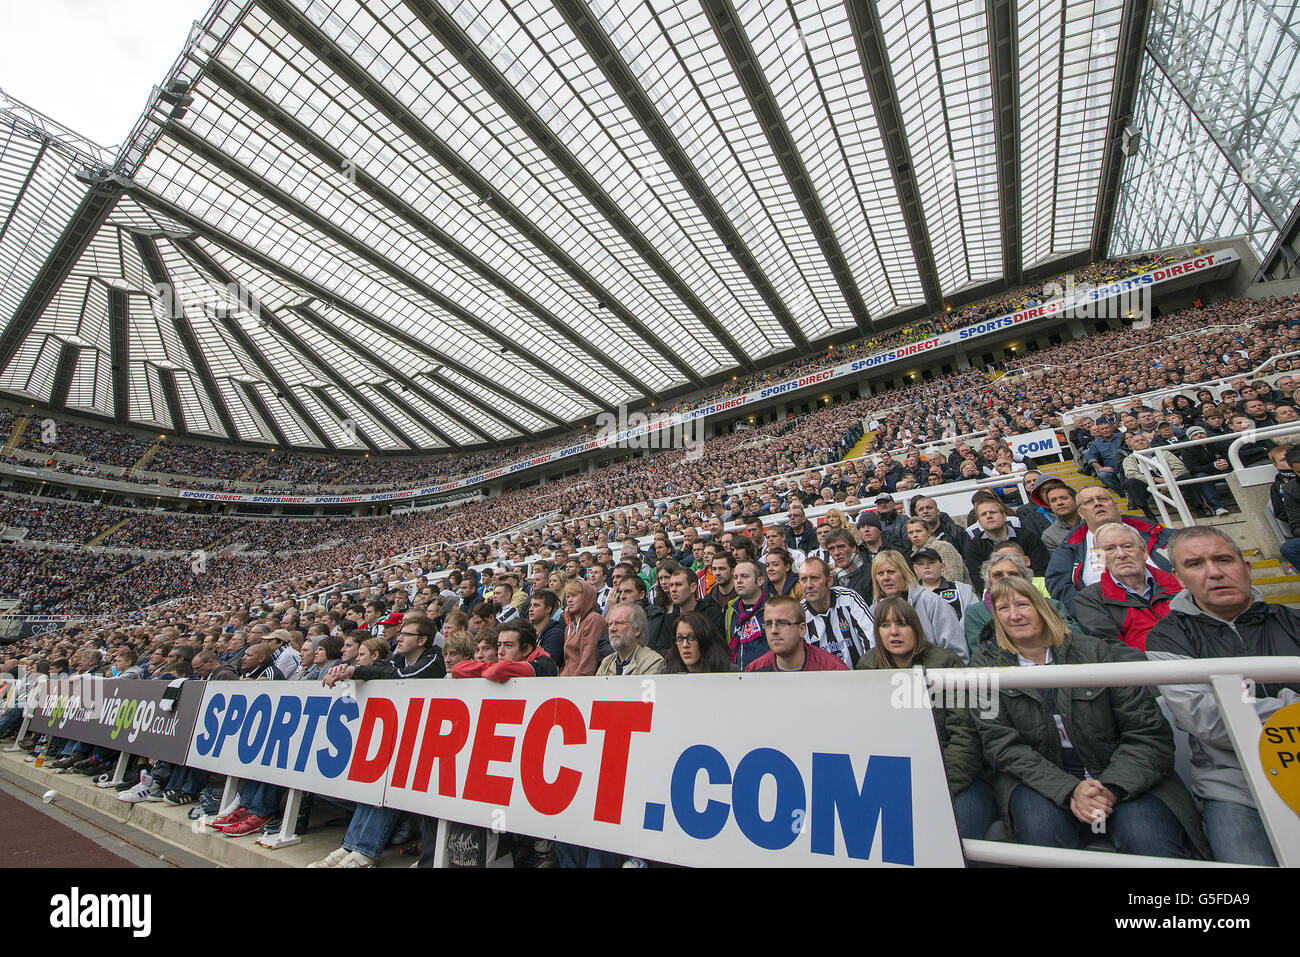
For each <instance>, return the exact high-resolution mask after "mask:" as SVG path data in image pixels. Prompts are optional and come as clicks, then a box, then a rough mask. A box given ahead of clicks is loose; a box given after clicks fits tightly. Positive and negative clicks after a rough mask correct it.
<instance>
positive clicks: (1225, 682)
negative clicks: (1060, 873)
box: [926, 657, 1300, 867]
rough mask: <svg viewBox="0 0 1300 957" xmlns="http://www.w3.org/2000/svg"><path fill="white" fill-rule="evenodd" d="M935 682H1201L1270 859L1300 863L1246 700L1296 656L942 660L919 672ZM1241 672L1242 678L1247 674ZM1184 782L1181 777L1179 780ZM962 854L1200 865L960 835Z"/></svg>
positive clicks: (1299, 669) (1293, 822)
mask: <svg viewBox="0 0 1300 957" xmlns="http://www.w3.org/2000/svg"><path fill="white" fill-rule="evenodd" d="M926 679H927V681H928V682H929V683H930V684H931V685H932V686H935V687H944V688H949V687H952V688H957V687H963V686H965V687H967V688H970V689H979V688H987V687H990V686H991V687H996V688H997V689H999V691H1000V690H1002V689H1007V688H1108V687H1119V686H1155V685H1179V684H1208V685H1210V686H1211V687H1212V688H1213V690H1214V696H1215V698H1216V699H1217V701H1218V704H1219V713H1220V714H1221V715H1222V718H1223V722H1224V725H1225V727H1226V728H1227V731H1228V737H1229V738H1230V740H1231V742H1232V748H1233V751H1234V752H1235V753H1236V755H1237V761H1238V763H1239V764H1240V765H1241V769H1242V772H1243V773H1244V774H1245V776H1246V782H1247V784H1248V785H1249V786H1250V792H1251V796H1252V797H1253V798H1254V800H1255V807H1256V809H1257V810H1258V811H1259V816H1260V820H1262V821H1263V823H1264V829H1265V831H1267V833H1268V837H1269V842H1270V843H1271V844H1272V845H1273V852H1274V854H1275V855H1276V857H1277V861H1278V864H1279V865H1281V866H1282V867H1300V816H1298V815H1297V814H1296V813H1295V811H1293V810H1291V808H1290V807H1289V806H1288V805H1287V804H1286V802H1284V801H1283V800H1282V798H1281V797H1280V796H1279V795H1278V793H1277V791H1275V790H1274V789H1273V787H1272V785H1271V784H1270V783H1269V780H1268V777H1267V775H1265V773H1264V768H1263V763H1262V762H1261V760H1260V753H1259V750H1260V736H1261V734H1262V730H1263V725H1262V723H1261V722H1260V720H1259V715H1258V714H1257V713H1256V712H1255V708H1254V693H1253V689H1254V685H1253V684H1252V682H1254V681H1273V682H1288V683H1289V682H1295V681H1300V657H1270V658H1266V657H1242V658H1202V659H1188V660H1184V661H1131V662H1128V661H1126V662H1106V663H1101V664H1088V665H1043V666H1041V667H1034V668H942V669H935V670H933V671H927V672H926ZM1247 679H1249V680H1247ZM1184 783H1188V782H1184ZM962 844H963V846H964V847H965V850H966V857H967V859H968V860H972V861H979V862H981V863H988V864H1016V865H1025V866H1035V867H1080V866H1096V867H1150V866H1153V864H1157V865H1159V866H1161V867H1171V866H1182V867H1204V866H1207V864H1206V862H1199V861H1180V860H1166V859H1164V858H1160V859H1152V858H1144V857H1134V856H1130V855H1125V854H1106V853H1099V852H1096V851H1065V850H1061V849H1057V848H1044V847H1035V848H1027V847H1023V846H1020V845H1004V844H999V843H996V842H992V841H973V840H965V841H963V842H962Z"/></svg>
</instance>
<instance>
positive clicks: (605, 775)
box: [590, 701, 654, 824]
mask: <svg viewBox="0 0 1300 957" xmlns="http://www.w3.org/2000/svg"><path fill="white" fill-rule="evenodd" d="M653 714H654V703H653V702H649V701H595V702H592V705H591V722H590V724H591V730H592V731H604V732H605V742H604V745H603V747H602V748H601V752H600V776H599V777H598V778H597V779H596V810H595V813H594V815H593V816H594V817H595V819H596V820H597V821H604V822H606V823H607V824H618V823H620V822H621V821H622V819H623V785H624V784H625V783H626V782H627V753H628V750H629V749H630V748H631V746H632V732H634V731H649V730H650V719H651V717H652V716H653Z"/></svg>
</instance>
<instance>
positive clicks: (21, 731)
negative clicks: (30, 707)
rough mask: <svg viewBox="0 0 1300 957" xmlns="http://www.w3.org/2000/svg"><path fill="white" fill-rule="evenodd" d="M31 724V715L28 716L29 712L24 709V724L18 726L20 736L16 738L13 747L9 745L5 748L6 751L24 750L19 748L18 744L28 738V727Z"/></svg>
mask: <svg viewBox="0 0 1300 957" xmlns="http://www.w3.org/2000/svg"><path fill="white" fill-rule="evenodd" d="M31 723H32V718H31V715H29V714H27V711H26V709H25V708H24V709H23V723H22V724H20V725H19V726H18V736H17V737H16V738H14V743H13V744H11V745H9V747H7V748H5V750H6V751H21V750H22V748H20V747H18V742H19V741H22V740H23V739H24V738H26V737H27V726H28V725H29V724H31Z"/></svg>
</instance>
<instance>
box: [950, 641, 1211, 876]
mask: <svg viewBox="0 0 1300 957" xmlns="http://www.w3.org/2000/svg"><path fill="white" fill-rule="evenodd" d="M1140 659H1141V653H1140V652H1138V651H1135V650H1134V649H1132V648H1129V647H1127V646H1126V645H1121V644H1118V643H1117V642H1113V641H1103V640H1102V639H1100V638H1091V637H1087V636H1080V635H1074V634H1069V635H1067V636H1066V638H1065V641H1064V642H1063V643H1062V644H1060V645H1058V646H1056V647H1055V648H1052V649H1051V661H1052V663H1053V664H1060V665H1073V664H1094V663H1100V662H1109V661H1134V660H1140ZM972 664H974V665H976V666H978V667H1016V666H1017V659H1016V656H1015V655H1013V654H1011V653H1010V652H1007V651H1003V650H1002V649H1001V648H999V647H998V646H997V645H996V644H994V643H991V642H990V643H985V644H981V645H980V646H979V648H977V649H976V651H975V654H974V656H973V658H972ZM998 698H999V704H1000V707H997V708H994V709H991V710H990V711H989V712H981V713H977V714H975V715H974V718H975V722H976V725H977V727H978V728H979V732H980V741H981V743H982V744H983V746H984V756H985V758H986V760H987V761H988V763H989V764H990V765H991V766H992V767H993V770H994V772H995V773H994V779H993V789H994V792H995V793H996V795H997V800H998V807H999V809H1000V811H1001V814H1002V819H1003V822H1004V823H1005V824H1006V825H1007V827H1008V828H1011V826H1012V823H1011V814H1010V803H1011V792H1012V791H1014V790H1015V788H1016V786H1017V785H1019V784H1023V785H1025V786H1027V787H1030V788H1033V789H1034V790H1035V791H1037V792H1038V793H1039V794H1041V795H1042V796H1043V797H1045V798H1047V799H1048V800H1049V801H1051V802H1052V803H1053V804H1055V805H1056V806H1057V807H1059V808H1062V809H1068V808H1069V806H1070V797H1071V796H1072V795H1073V794H1074V789H1075V788H1076V787H1077V786H1078V785H1079V783H1080V781H1081V780H1082V778H1079V777H1076V776H1075V775H1074V774H1071V773H1070V772H1068V771H1066V770H1065V768H1064V766H1063V758H1062V750H1063V749H1062V746H1061V734H1060V731H1058V730H1057V726H1056V723H1055V719H1054V718H1053V715H1052V711H1051V709H1050V708H1049V707H1048V705H1047V702H1046V701H1045V700H1044V698H1043V693H1042V692H1040V691H1038V690H1036V689H1028V688H1002V690H1001V691H999V693H998ZM1053 700H1054V701H1055V703H1056V708H1057V709H1058V711H1059V713H1060V715H1061V722H1062V724H1063V725H1064V727H1065V733H1066V734H1068V735H1069V738H1070V741H1071V742H1072V743H1073V745H1074V751H1075V756H1076V757H1077V758H1078V759H1079V761H1080V762H1082V764H1083V766H1084V767H1085V768H1086V769H1087V771H1088V773H1089V774H1091V775H1092V776H1093V777H1094V778H1095V779H1096V780H1098V781H1100V782H1101V783H1102V784H1104V785H1105V786H1106V787H1108V788H1111V789H1112V790H1115V789H1120V790H1122V792H1123V793H1122V794H1119V795H1118V796H1119V797H1120V799H1121V800H1126V799H1128V798H1135V797H1139V796H1141V795H1143V794H1150V795H1151V796H1152V797H1154V798H1156V799H1157V800H1159V801H1160V802H1161V803H1162V804H1164V805H1165V807H1167V808H1169V810H1170V811H1172V812H1173V814H1174V816H1175V817H1176V818H1178V821H1179V823H1180V824H1182V826H1183V830H1184V831H1185V832H1186V834H1187V836H1188V837H1189V838H1190V839H1191V843H1192V845H1193V846H1194V847H1195V848H1196V850H1197V851H1199V852H1200V853H1201V854H1202V855H1203V856H1208V854H1209V843H1208V841H1206V839H1205V832H1204V829H1203V828H1202V826H1201V816H1200V813H1199V812H1198V811H1197V809H1196V803H1195V802H1194V801H1193V800H1192V796H1191V794H1189V793H1188V791H1187V787H1186V786H1185V785H1184V784H1183V782H1182V781H1181V780H1180V779H1179V777H1178V775H1177V773H1176V772H1175V771H1174V736H1173V732H1172V731H1171V730H1170V728H1169V722H1168V721H1166V720H1165V717H1164V715H1163V714H1161V713H1160V706H1159V705H1158V704H1156V700H1155V697H1154V696H1153V695H1152V694H1151V692H1150V690H1149V689H1147V688H1143V687H1136V686H1126V687H1114V688H1057V689H1055V690H1054V691H1053ZM1117 794H1118V792H1117Z"/></svg>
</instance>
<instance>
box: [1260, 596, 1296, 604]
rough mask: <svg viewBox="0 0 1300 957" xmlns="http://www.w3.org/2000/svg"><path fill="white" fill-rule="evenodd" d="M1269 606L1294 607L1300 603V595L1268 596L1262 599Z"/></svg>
mask: <svg viewBox="0 0 1300 957" xmlns="http://www.w3.org/2000/svg"><path fill="white" fill-rule="evenodd" d="M1264 600H1265V601H1266V602H1268V603H1269V604H1270V605H1294V604H1296V603H1297V602H1300V594H1295V595H1270V596H1268V597H1267V598H1265V599H1264Z"/></svg>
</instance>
